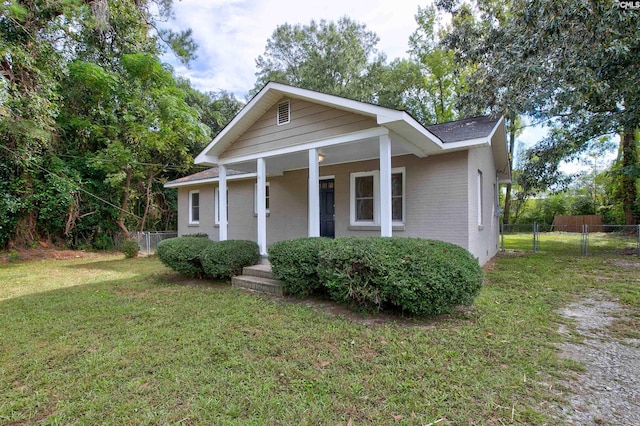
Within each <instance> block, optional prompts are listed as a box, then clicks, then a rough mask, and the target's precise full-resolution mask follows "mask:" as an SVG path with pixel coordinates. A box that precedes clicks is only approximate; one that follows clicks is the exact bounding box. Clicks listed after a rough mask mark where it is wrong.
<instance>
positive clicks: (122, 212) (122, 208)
mask: <svg viewBox="0 0 640 426" xmlns="http://www.w3.org/2000/svg"><path fill="white" fill-rule="evenodd" d="M125 173H126V175H127V178H126V180H125V185H124V194H123V197H122V205H121V206H120V214H119V215H118V220H116V224H117V225H118V227H119V228H120V229H121V230H122V232H124V234H125V236H126V237H127V238H129V230H128V229H127V227H126V225H125V224H124V216H125V215H126V214H127V207H128V206H129V188H130V186H131V176H132V175H133V171H132V170H131V168H130V167H129V168H127V169H126V170H125Z"/></svg>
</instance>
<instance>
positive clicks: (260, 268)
mask: <svg viewBox="0 0 640 426" xmlns="http://www.w3.org/2000/svg"><path fill="white" fill-rule="evenodd" d="M242 275H249V276H252V277H261V278H269V279H271V280H272V279H273V274H272V273H271V265H269V264H262V265H253V266H245V267H244V268H242Z"/></svg>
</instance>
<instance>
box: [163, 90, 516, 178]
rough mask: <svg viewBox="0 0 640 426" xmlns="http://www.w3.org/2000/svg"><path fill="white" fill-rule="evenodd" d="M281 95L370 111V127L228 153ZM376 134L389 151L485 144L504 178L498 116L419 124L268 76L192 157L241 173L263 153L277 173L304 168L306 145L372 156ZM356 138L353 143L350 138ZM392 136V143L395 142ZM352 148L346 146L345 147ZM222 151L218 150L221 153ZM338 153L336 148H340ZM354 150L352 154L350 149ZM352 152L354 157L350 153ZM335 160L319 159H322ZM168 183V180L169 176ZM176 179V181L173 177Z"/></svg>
mask: <svg viewBox="0 0 640 426" xmlns="http://www.w3.org/2000/svg"><path fill="white" fill-rule="evenodd" d="M283 98H289V99H297V100H302V101H306V102H310V103H315V104H318V105H324V106H327V107H330V108H334V109H338V110H343V111H346V112H350V113H354V114H359V115H362V116H365V117H370V118H372V119H374V120H375V124H373V126H374V127H373V128H371V129H368V130H362V131H358V132H354V133H346V134H344V136H340V137H333V138H332V139H330V140H327V139H322V138H321V139H314V140H307V141H306V142H300V144H299V145H295V144H294V145H290V146H287V147H286V148H280V149H276V150H271V151H269V150H267V151H265V150H264V148H262V147H261V148H260V149H262V151H256V152H253V153H248V154H247V151H245V152H244V154H243V155H238V156H233V155H229V154H228V152H230V151H227V150H228V149H229V148H230V146H231V145H232V144H233V143H234V142H236V141H237V140H239V139H240V138H241V137H242V136H243V135H244V134H245V133H246V132H247V130H248V129H250V127H251V126H252V125H253V124H254V123H256V122H257V121H258V120H260V119H261V118H262V117H263V116H264V114H266V113H267V111H269V110H270V109H271V108H272V107H274V106H275V105H276V104H277V103H278V102H279V101H281V100H282V99H283ZM382 134H388V135H390V137H391V139H392V142H394V143H393V147H394V148H393V149H394V150H395V151H394V153H393V154H392V155H403V154H404V153H411V154H414V155H416V156H418V157H425V156H429V155H437V154H443V153H446V152H452V151H457V150H467V149H470V148H474V147H488V146H491V147H492V150H493V154H494V158H495V161H496V167H497V168H498V169H499V170H501V171H502V172H501V180H503V181H507V180H508V179H510V176H509V173H508V154H507V148H506V138H505V131H504V120H503V118H502V117H473V118H468V119H464V120H459V121H453V122H449V123H440V124H434V125H430V126H423V125H422V124H421V123H419V122H418V121H417V120H416V119H415V118H413V117H412V116H411V114H409V113H407V112H406V111H402V110H396V109H393V108H386V107H381V106H378V105H373V104H368V103H365V102H359V101H355V100H352V99H346V98H343V97H340V96H335V95H329V94H326V93H321V92H317V91H313V90H308V89H301V88H298V87H293V86H289V85H286V84H281V83H275V82H269V83H267V84H266V85H265V86H264V87H263V88H262V89H261V90H260V92H258V93H257V94H256V95H255V96H254V97H253V98H252V99H251V100H250V101H249V102H248V103H247V105H245V107H244V108H243V109H242V110H241V111H240V112H239V113H238V114H237V115H236V116H235V117H234V118H233V120H231V122H230V123H229V124H228V125H227V126H225V128H224V129H222V131H221V132H220V133H219V134H218V135H217V136H216V137H215V138H214V139H213V140H212V141H211V142H210V143H209V144H208V145H207V147H206V148H205V149H204V150H203V151H202V152H201V153H200V154H199V155H198V156H197V157H196V159H195V163H196V164H205V165H210V166H214V165H218V164H226V165H228V167H234V168H236V170H243V171H244V172H245V173H252V172H255V171H256V170H255V159H257V158H260V157H262V158H269V159H270V160H269V162H268V163H269V164H268V166H269V167H272V172H274V173H282V172H283V171H284V170H287V169H290V170H293V169H295V168H304V167H305V165H306V164H308V159H307V157H306V155H305V154H306V152H307V151H308V149H310V148H316V149H324V148H327V147H328V146H329V145H331V146H332V147H333V148H331V149H338V148H337V147H340V146H344V147H345V151H344V154H345V155H335V156H334V157H335V158H338V159H341V161H343V162H350V161H359V160H360V159H363V158H372V156H371V155H374V156H375V152H373V151H376V148H375V146H374V145H373V144H372V143H371V142H373V141H374V140H375V139H377V137H378V136H380V135H382ZM354 142H357V143H359V144H355V145H354ZM396 142H397V143H396ZM349 144H350V145H349ZM354 146H357V149H355V150H353V149H351V150H350V151H347V147H354ZM372 150H373V151H372ZM223 154H224V155H223ZM340 154H342V152H341V153H340ZM356 154H357V155H356ZM356 157H357V158H356ZM328 164H335V163H331V162H327V161H325V165H328ZM170 184H173V182H170ZM178 184H179V183H178Z"/></svg>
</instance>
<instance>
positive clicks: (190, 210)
mask: <svg viewBox="0 0 640 426" xmlns="http://www.w3.org/2000/svg"><path fill="white" fill-rule="evenodd" d="M194 194H198V220H194V219H193V195H194ZM201 201H202V200H200V190H199V189H196V190H193V191H189V225H199V224H200V205H201V204H202V203H201Z"/></svg>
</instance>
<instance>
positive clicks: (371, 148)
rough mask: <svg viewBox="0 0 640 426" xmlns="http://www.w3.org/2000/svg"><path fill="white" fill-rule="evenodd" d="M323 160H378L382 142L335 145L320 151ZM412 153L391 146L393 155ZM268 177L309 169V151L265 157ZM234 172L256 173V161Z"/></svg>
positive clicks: (236, 166)
mask: <svg viewBox="0 0 640 426" xmlns="http://www.w3.org/2000/svg"><path fill="white" fill-rule="evenodd" d="M318 152H319V155H320V156H322V158H323V160H322V161H321V162H320V166H329V165H333V164H341V163H351V162H355V161H363V160H371V159H378V158H379V157H380V140H379V139H378V138H369V139H363V140H359V141H356V142H351V143H346V144H341V145H333V146H328V147H324V148H321V149H319V150H318ZM406 154H411V152H410V151H409V150H408V149H407V148H406V147H405V145H404V144H402V143H393V137H392V144H391V155H392V156H397V155H406ZM265 161H266V166H267V175H272V176H273V175H281V174H283V173H284V172H285V171H288V170H299V169H307V168H308V167H309V154H308V150H306V149H305V150H304V151H298V152H293V153H289V154H284V155H279V156H273V157H265ZM229 167H231V168H232V169H234V170H239V171H242V172H246V173H256V161H255V160H251V161H246V162H242V163H233V164H231V165H229Z"/></svg>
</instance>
